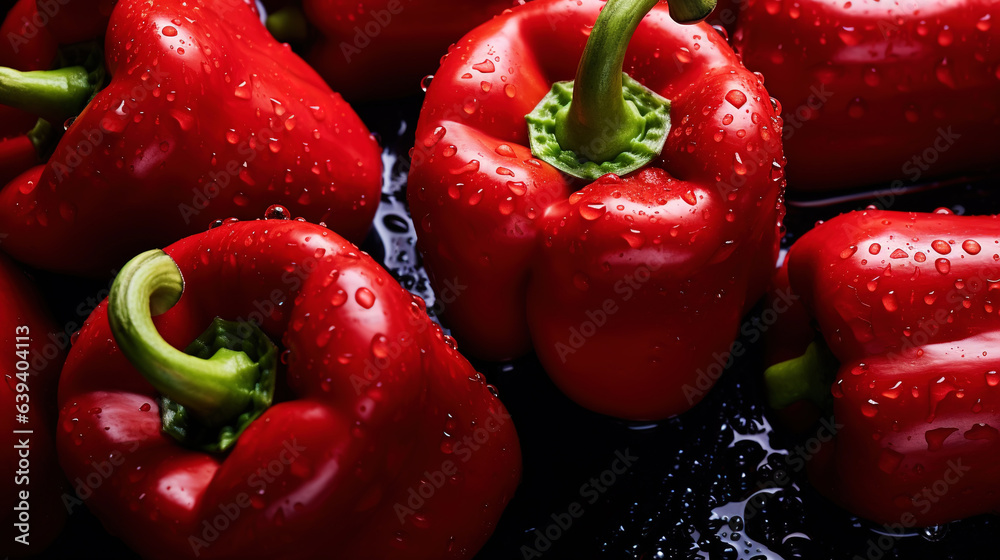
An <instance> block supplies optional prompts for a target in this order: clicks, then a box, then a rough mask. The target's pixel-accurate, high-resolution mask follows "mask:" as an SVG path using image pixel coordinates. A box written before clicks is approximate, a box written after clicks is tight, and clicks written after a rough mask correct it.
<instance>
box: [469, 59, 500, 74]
mask: <svg viewBox="0 0 1000 560" xmlns="http://www.w3.org/2000/svg"><path fill="white" fill-rule="evenodd" d="M472 69H473V70H476V71H477V72H482V73H483V74H489V73H491V72H494V71H495V70H496V66H494V65H493V61H492V60H490V59H488V58H487V59H486V60H484V61H482V62H480V63H479V64H473V65H472Z"/></svg>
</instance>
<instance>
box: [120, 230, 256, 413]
mask: <svg viewBox="0 0 1000 560" xmlns="http://www.w3.org/2000/svg"><path fill="white" fill-rule="evenodd" d="M183 290H184V280H183V278H182V276H181V273H180V270H179V269H178V268H177V265H176V263H174V261H173V259H171V258H170V257H169V256H168V255H167V254H166V253H164V252H163V251H161V250H158V249H157V250H153V251H147V252H145V253H142V254H141V255H139V256H137V257H135V258H134V259H132V260H131V261H129V262H128V264H126V265H125V267H124V268H122V270H121V272H119V273H118V277H117V278H115V281H114V283H113V284H112V287H111V293H110V295H109V296H108V322H109V323H110V325H111V332H112V334H113V335H114V338H115V341H116V342H117V343H118V347H119V348H120V349H121V351H122V353H123V354H124V355H125V357H126V358H128V360H129V361H130V362H132V365H133V366H135V367H136V369H138V370H139V372H140V373H142V375H143V376H144V377H145V378H146V379H147V380H148V381H149V382H150V383H151V384H152V385H153V387H154V388H155V389H156V390H157V391H159V392H160V393H161V394H162V395H164V396H166V397H169V398H170V399H172V400H173V401H175V402H176V403H178V404H180V405H182V406H184V407H186V408H188V409H189V410H190V411H191V412H192V413H193V414H195V415H196V416H197V417H198V418H200V419H201V420H202V421H203V422H205V423H206V424H208V425H219V424H223V423H225V422H227V421H229V420H232V419H233V418H234V417H236V416H238V415H239V414H240V413H241V412H242V411H243V410H244V409H246V408H247V405H248V404H249V403H250V401H251V398H252V392H253V390H254V388H255V384H256V383H257V379H258V378H259V376H260V373H259V369H258V365H257V364H256V363H254V362H253V361H252V360H251V359H250V358H249V357H248V356H247V355H246V354H245V353H243V352H237V351H233V350H229V349H227V348H220V349H219V350H218V351H217V352H216V353H215V355H213V356H212V357H211V358H208V359H201V358H197V357H194V356H190V355H188V354H185V353H184V352H181V351H180V350H177V349H176V348H174V347H173V346H171V345H170V344H169V343H167V341H165V340H164V339H163V337H162V336H160V333H159V332H157V330H156V326H155V325H154V324H153V319H152V316H153V315H159V314H162V313H164V312H165V311H166V310H168V309H170V308H171V307H172V306H173V305H174V304H175V303H177V301H178V300H179V299H180V296H181V293H182V292H183Z"/></svg>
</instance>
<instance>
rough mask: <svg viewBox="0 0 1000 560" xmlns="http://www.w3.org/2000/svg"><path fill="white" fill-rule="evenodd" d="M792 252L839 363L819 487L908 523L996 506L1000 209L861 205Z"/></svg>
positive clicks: (794, 279) (796, 282) (847, 503)
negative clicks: (975, 213) (990, 212)
mask: <svg viewBox="0 0 1000 560" xmlns="http://www.w3.org/2000/svg"><path fill="white" fill-rule="evenodd" d="M939 240H940V241H943V242H945V245H941V244H940V243H935V241H939ZM967 240H971V241H974V242H976V243H977V244H978V246H979V247H980V250H979V251H978V253H975V247H974V246H971V245H969V244H966V243H965V242H966V241H967ZM873 244H877V245H878V247H875V248H873ZM934 245H937V246H940V247H942V249H943V247H944V246H947V247H948V249H947V250H943V251H939V250H935V248H934ZM963 245H967V246H969V247H971V249H972V251H968V250H965V249H963ZM854 248H856V250H855V249H854ZM897 251H899V252H897ZM973 253H975V254H973ZM894 254H895V255H896V256H895V257H894V256H893V255H894ZM904 254H905V255H906V256H905V257H904V256H903V255H904ZM918 255H923V256H922V257H921V256H918ZM788 258H789V276H790V280H791V285H792V288H793V289H794V290H795V292H796V293H798V294H800V295H801V296H802V298H803V301H804V302H805V303H806V306H807V308H808V309H809V312H810V315H811V316H812V317H813V318H814V319H815V321H816V322H817V323H818V326H819V329H820V332H821V333H822V335H823V338H824V340H825V341H826V343H827V345H828V346H829V347H830V349H831V350H832V351H833V353H834V355H836V357H837V358H838V360H839V361H840V369H839V371H838V373H837V380H836V382H835V384H834V387H833V394H834V397H835V398H834V417H835V418H836V423H837V424H838V425H840V426H842V427H841V428H840V429H839V431H838V432H837V434H836V437H835V439H834V440H833V441H832V442H831V443H830V444H828V445H826V446H825V447H824V449H823V451H822V452H821V453H820V454H819V455H817V456H816V457H815V458H814V459H812V460H811V461H810V462H809V474H810V477H811V479H812V480H813V482H814V483H815V484H816V486H817V487H818V488H819V489H820V491H821V492H823V493H825V494H826V495H828V496H829V497H830V498H831V499H833V500H834V501H836V502H838V503H840V504H841V505H843V506H844V507H845V508H846V509H848V510H849V511H851V512H852V513H854V514H856V515H860V516H862V517H865V518H867V519H871V520H873V521H876V522H879V523H900V522H903V523H904V525H906V526H914V525H921V526H924V525H934V524H939V523H944V522H948V521H953V520H955V519H961V518H964V517H969V516H972V515H976V514H980V513H985V512H990V511H994V510H996V509H997V508H998V506H1000V463H998V462H997V460H996V458H997V456H998V454H1000V437H998V436H997V428H998V426H1000V386H996V385H990V384H989V383H988V378H989V377H990V375H988V374H987V373H986V372H989V371H996V370H1000V330H998V328H997V326H998V325H1000V322H998V320H997V314H998V312H1000V291H998V290H997V288H998V287H1000V284H998V281H1000V219H998V218H997V217H996V216H985V217H959V216H954V215H950V214H916V213H903V212H881V211H875V210H869V211H864V212H855V213H852V214H846V215H843V216H840V217H837V218H834V219H833V220H830V221H829V222H826V223H825V224H823V225H821V226H819V227H817V228H816V229H814V230H813V231H811V232H809V233H807V234H806V235H805V236H803V237H802V238H801V239H800V240H799V241H798V242H797V243H796V244H795V245H794V246H793V247H792V248H791V250H790V252H789V256H788ZM920 259H923V260H920ZM939 259H947V260H948V266H949V268H948V269H945V268H944V265H943V263H942V264H938V262H939ZM940 270H946V273H942V272H940ZM994 377H995V375H994ZM897 385H898V386H897ZM897 393H898V394H897ZM893 395H896V396H895V398H892V397H893ZM872 402H875V403H877V404H876V405H872V404H871V403H872ZM872 411H875V413H874V415H872ZM944 436H948V437H946V438H945V437H944ZM939 440H943V442H942V441H939ZM938 445H939V446H940V447H939V448H938ZM959 461H960V462H961V467H962V469H960V470H962V471H963V472H961V476H960V477H957V480H956V476H955V474H956V473H957V472H958V470H957V469H954V468H952V467H950V466H949V464H950V463H952V464H958V462H959ZM965 469H968V470H967V471H965ZM949 470H951V471H952V472H951V474H947V473H948V471H949ZM941 480H944V481H945V482H947V483H948V484H947V493H944V495H940V494H941V484H942V483H940V482H938V481H941ZM935 484H937V486H935ZM925 488H928V489H931V492H932V493H931V494H930V497H928V496H924V495H921V494H922V492H923V491H924V489H925ZM913 496H918V499H917V500H912V497H913ZM931 498H933V500H932V499H931ZM907 520H909V521H910V522H909V524H907V523H906V522H907Z"/></svg>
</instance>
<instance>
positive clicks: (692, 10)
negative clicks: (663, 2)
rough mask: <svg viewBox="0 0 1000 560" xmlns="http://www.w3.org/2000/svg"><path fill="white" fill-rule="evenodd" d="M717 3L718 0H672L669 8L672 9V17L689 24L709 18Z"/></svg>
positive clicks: (668, 5)
mask: <svg viewBox="0 0 1000 560" xmlns="http://www.w3.org/2000/svg"><path fill="white" fill-rule="evenodd" d="M717 3H718V2H717V0H670V2H669V3H668V4H667V8H669V9H670V17H671V19H673V20H674V21H676V22H677V23H685V24H688V23H698V22H699V21H701V20H703V19H705V18H707V17H708V16H709V14H711V13H712V10H714V9H715V6H716V4H717Z"/></svg>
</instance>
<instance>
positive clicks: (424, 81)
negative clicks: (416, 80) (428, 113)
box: [420, 74, 434, 92]
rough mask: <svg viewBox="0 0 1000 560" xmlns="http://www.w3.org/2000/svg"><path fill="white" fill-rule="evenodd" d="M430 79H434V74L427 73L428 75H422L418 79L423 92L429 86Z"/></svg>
mask: <svg viewBox="0 0 1000 560" xmlns="http://www.w3.org/2000/svg"><path fill="white" fill-rule="evenodd" d="M432 81H434V74H428V75H426V76H424V77H423V78H421V80H420V89H422V90H424V92H426V91H427V88H429V87H431V82H432Z"/></svg>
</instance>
